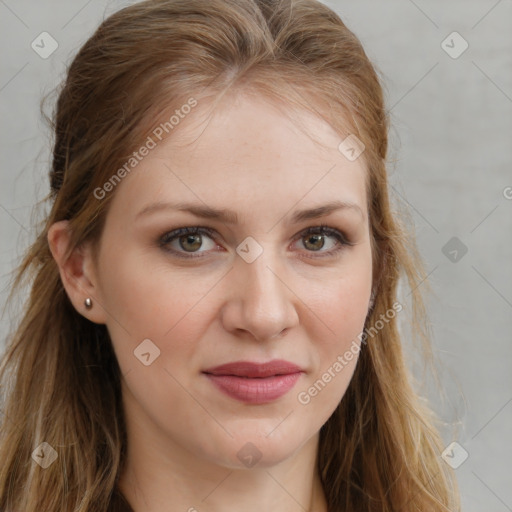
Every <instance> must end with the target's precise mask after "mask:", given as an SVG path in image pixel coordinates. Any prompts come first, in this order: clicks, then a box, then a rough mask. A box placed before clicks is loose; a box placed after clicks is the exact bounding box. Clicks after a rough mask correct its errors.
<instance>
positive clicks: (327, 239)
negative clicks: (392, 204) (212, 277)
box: [158, 225, 354, 259]
mask: <svg viewBox="0 0 512 512" xmlns="http://www.w3.org/2000/svg"><path fill="white" fill-rule="evenodd" d="M299 241H301V242H302V246H303V248H304V249H305V250H306V252H308V253H317V254H314V255H310V256H309V255H308V256H306V257H308V258H318V257H327V256H333V255H335V254H337V253H338V252H340V251H341V250H343V249H344V247H345V246H351V245H354V244H353V243H351V242H350V241H349V240H348V239H347V237H346V236H345V235H344V234H343V233H342V232H341V231H339V230H337V229H334V228H331V227H329V226H324V225H321V226H314V227H310V228H308V229H306V230H305V231H302V232H301V233H300V235H299V237H298V238H297V239H296V242H299ZM296 242H295V243H296ZM158 243H159V245H160V247H161V248H162V249H164V250H165V251H167V252H170V253H172V254H173V255H175V256H177V257H179V258H184V259H186V258H188V259H190V258H201V257H203V256H205V254H207V253H208V252H209V251H211V250H213V249H215V248H218V247H219V245H218V244H217V243H216V242H215V231H214V230H213V229H210V228H206V227H201V226H193V227H184V228H179V229H175V230H173V231H169V232H167V233H165V234H164V235H162V236H161V237H160V238H159V241H158ZM200 249H203V250H200Z"/></svg>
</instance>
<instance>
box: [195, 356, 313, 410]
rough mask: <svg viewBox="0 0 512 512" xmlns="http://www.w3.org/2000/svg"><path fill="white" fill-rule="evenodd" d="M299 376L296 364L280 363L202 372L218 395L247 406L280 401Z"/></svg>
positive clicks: (245, 363)
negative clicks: (217, 391)
mask: <svg viewBox="0 0 512 512" xmlns="http://www.w3.org/2000/svg"><path fill="white" fill-rule="evenodd" d="M303 373H304V370H303V369H302V368H300V367H299V366H297V365H296V364H293V363H290V362H288V361H283V360H273V361H269V362H267V363H253V362H250V361H236V362H233V363H227V364H223V365H220V366H216V367H214V368H209V369H207V370H204V371H203V374H204V375H205V376H206V377H207V378H208V379H209V380H210V382H212V383H213V384H214V385H215V386H216V388H217V389H218V390H219V391H221V392H223V393H224V394H226V395H228V396H229V397H231V398H233V399H235V400H238V401H240V402H244V403H248V404H265V403H270V402H273V401H275V400H277V399H279V398H281V397H282V396H284V395H285V394H286V393H288V392H289V391H290V390H291V389H292V388H293V387H294V386H295V384H296V383H297V381H298V380H299V378H300V377H301V375H302V374H303Z"/></svg>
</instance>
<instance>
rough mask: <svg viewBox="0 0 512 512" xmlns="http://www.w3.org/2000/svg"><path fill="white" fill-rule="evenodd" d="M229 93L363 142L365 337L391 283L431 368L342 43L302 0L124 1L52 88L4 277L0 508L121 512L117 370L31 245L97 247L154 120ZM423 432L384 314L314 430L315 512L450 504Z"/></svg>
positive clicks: (430, 418)
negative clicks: (63, 234) (367, 268)
mask: <svg viewBox="0 0 512 512" xmlns="http://www.w3.org/2000/svg"><path fill="white" fill-rule="evenodd" d="M234 87H247V88H251V89H253V90H254V91H256V92H258V93H260V94H264V95H266V96H268V97H269V98H273V99H276V100H280V101H281V103H284V104H285V105H286V106H287V108H288V110H290V111H291V109H293V108H306V109H309V110H310V111H312V112H315V113H317V114H318V115H322V117H323V118H324V119H325V120H326V121H327V122H329V123H330V124H331V125H332V126H333V127H334V128H335V129H336V130H337V131H338V133H340V134H342V133H343V134H345V135H346V134H348V133H351V134H355V135H356V136H357V137H358V139H359V140H360V141H362V143H363V144H364V145H365V148H366V149H365V152H364V159H365V163H366V167H367V193H368V204H369V212H368V213H369V218H370V223H371V227H370V231H371V240H372V253H373V263H374V272H375V273H374V293H375V302H374V306H373V307H372V309H371V311H370V313H369V315H368V318H367V324H366V325H367V326H373V325H375V323H376V322H378V321H379V319H382V317H383V315H385V314H386V312H387V311H389V310H391V309H393V304H395V302H396V300H397V284H398V282H399V279H400V278H402V277H404V278H405V282H406V283H408V285H409V287H410V290H411V292H410V297H411V309H410V311H411V316H410V322H411V325H412V326H413V328H412V329H411V330H413V331H415V332H416V333H417V334H419V339H422V340H423V345H422V346H423V349H424V350H425V355H426V357H430V356H431V352H430V351H429V350H430V349H429V344H428V336H427V334H428V329H427V328H426V322H425V311H424V307H423V303H422V298H421V295H420V291H421V289H420V288H418V286H419V284H420V283H421V282H422V280H423V279H424V277H425V274H424V271H423V269H422V265H421V262H420V260H419V258H418V256H417V253H416V252H415V249H414V246H413V245H411V244H410V242H409V241H408V240H410V235H409V234H408V233H407V232H406V230H405V229H404V227H403V226H402V224H401V223H400V222H399V220H398V219H397V218H395V217H396V216H395V215H394V214H393V213H392V211H391V206H390V201H389V196H388V184H387V176H386V154H387V146H388V138H387V137H388V115H387V112H386V109H385V105H384V101H383V93H382V87H381V84H380V80H379V78H378V75H377V73H376V71H375V68H374V67H373V66H372V64H371V63H370V61H369V60H368V58H367V56H366V54H365V52H364V50H363V48H362V46H361V44H360V42H359V41H358V39H357V38H356V37H355V35H354V34H353V33H352V32H351V31H350V30H349V29H347V28H346V26H345V25H344V24H343V22H342V21H341V20H340V18H339V16H338V15H337V14H335V13H334V12H333V11H332V10H330V9H329V8H328V7H326V6H325V5H323V4H321V3H319V2H317V1H316V0H293V1H292V0H281V1H278V0H148V1H145V2H141V3H138V4H135V5H133V6H130V7H127V8H124V9H122V10H120V11H118V12H117V13H115V14H113V15H112V16H110V17H109V18H107V19H106V20H105V21H104V22H103V23H102V24H101V26H100V27H99V28H98V29H97V31H96V32H95V33H94V35H93V36H92V37H91V38H90V39H89V40H88V41H87V42H86V43H85V45H84V46H83V47H82V48H81V49H80V51H79V52H78V54H77V56H76V57H75V58H74V60H73V61H72V63H71V64H70V66H69V69H68V73H67V77H66V79H65V81H64V83H63V84H62V87H61V90H60V91H59V96H58V101H57V104H56V108H55V111H54V114H53V118H52V129H53V130H54V134H55V143H54V149H53V163H52V168H51V171H50V185H51V192H50V195H49V197H48V201H49V203H50V205H51V211H50V213H49V214H48V216H47V217H46V219H45V221H44V225H43V227H42V229H41V230H40V233H39V234H38V237H37V239H36V240H35V242H34V244H33V245H32V246H31V247H30V249H29V250H28V252H27V254H26V256H25V258H24V260H23V261H22V263H21V265H20V268H19V270H18V273H17V276H16V279H15V280H14V283H13V290H15V289H18V288H19V287H21V285H22V284H23V283H29V284H30V286H31V293H30V296H29V298H28V300H27V303H26V309H25V311H24V315H23V317H22V319H21V321H20V323H19V325H18V327H17V329H16V330H15V332H14V333H13V334H12V336H11V337H10V339H9V340H8V346H7V350H6V353H5V355H4V357H3V364H2V367H1V370H0V382H1V383H2V395H3V400H2V404H3V410H4V411H3V412H4V418H3V421H2V425H1V431H0V434H1V437H0V460H1V461H2V463H1V465H0V509H1V510H5V511H8V512H14V511H17V510H23V511H25V512H36V511H37V512H38V511H41V510H44V511H45V512H57V511H58V512H61V511H63V510H66V511H76V512H86V511H95V512H97V511H112V510H119V511H120V510H130V506H129V505H128V503H127V502H126V501H125V500H124V498H123V496H122V495H121V494H120V492H119V490H118V487H117V482H118V478H119V475H120V474H121V472H122V470H123V467H124V466H123V465H124V461H125V454H126V432H125V423H124V416H123V410H122V406H121V396H120V395H121V391H120V389H121V387H120V382H121V375H120V370H119V366H118V363H117V360H116V358H115V355H114V353H113V349H112V345H111V341H110V339H109V336H108V333H107V330H106V327H105V326H104V325H96V324H94V323H92V322H90V321H89V320H87V319H86V318H84V317H83V316H82V315H80V314H79V313H78V312H77V311H76V310H75V309H74V308H73V306H72V305H71V302H70V301H69V299H68V297H67V295H66V293H65V291H64V288H63V285H62V282H61V280H60V277H59V272H58V268H57V265H56V263H55V261H54V259H53V258H52V255H51V252H50V250H49V245H48V241H47V233H48V229H49V227H50V226H51V225H52V224H53V223H54V222H57V221H60V220H64V219H66V220H69V221H70V228H71V232H72V234H73V237H72V240H71V243H70V247H69V252H71V251H72V250H73V249H74V248H76V247H78V246H80V244H82V243H84V242H85V241H92V242H96V241H97V240H99V238H100V236H101V232H102V227H103V225H104V221H105V216H106V214H107V212H108V205H109V203H110V199H111V198H112V196H113V194H114V193H115V190H112V191H110V192H109V193H108V194H105V197H102V198H101V200H100V199H98V197H97V196H98V193H97V191H98V189H99V188H102V187H103V186H104V184H105V183H106V182H107V181H108V180H109V179H110V178H111V177H112V176H113V174H114V172H115V170H117V169H119V168H121V166H122V165H123V164H124V163H125V162H126V161H127V159H128V158H129V157H130V155H131V154H132V152H133V151H134V150H135V149H136V148H138V147H140V145H141V143H142V141H144V140H146V138H147V136H148V134H149V133H152V132H151V130H152V129H154V128H155V126H157V122H156V121H155V120H158V121H161V120H162V119H163V118H164V117H166V118H168V117H169V116H167V114H168V113H170V112H172V111H173V110H174V109H176V108H178V107H180V105H183V104H185V103H186V101H187V98H190V97H192V96H193V97H194V98H195V99H196V100H197V101H198V102H201V99H202V98H205V97H206V96H211V97H218V96H220V95H221V94H223V93H224V92H226V91H227V90H228V89H230V88H234ZM164 113H166V115H165V116H164ZM340 141H341V135H340ZM103 190H104V189H103ZM95 191H96V194H95ZM381 323H382V321H381ZM434 421H435V419H434V415H433V414H432V413H431V412H430V409H429V408H428V407H427V406H425V405H424V404H423V403H422V402H421V401H420V398H419V397H418V396H417V394H416V392H415V391H414V390H413V388H412V386H411V377H410V376H409V375H408V371H407V369H406V366H405V364H404V358H403V355H402V347H401V340H400V335H399V332H398V325H397V319H396V318H390V319H388V320H387V322H386V324H385V326H384V327H383V328H382V329H379V330H378V332H376V333H375V334H374V335H372V337H371V339H369V340H368V341H367V342H366V343H364V344H363V348H362V350H361V353H360V356H359V361H358V364H357V367H356V370H355V373H354V375H353V378H352V381H351V383H350V385H349V388H348V390H347V392H346V394H345V396H344V397H343V399H342V401H341V402H340V404H339V406H338V407H337V409H336V410H335V412H334V413H333V415H332V416H331V418H330V419H329V420H328V421H327V423H326V424H325V425H324V426H323V427H322V429H321V432H320V446H319V457H318V470H319V473H320V475H321V479H322V483H323V488H324V491H325V495H326V498H327V502H328V507H329V511H330V512H352V511H357V512H363V511H368V512H370V511H375V512H377V511H378V512H398V511H403V512H406V511H407V512H411V511H421V512H428V511H432V512H441V511H450V512H452V511H455V510H459V504H458V496H457V492H456V491H455V481H454V479H453V475H452V473H451V470H450V468H449V467H448V466H447V465H446V464H445V463H444V462H443V461H442V459H441V458H440V454H441V451H442V444H441V439H440V436H439V434H438V432H437V430H436V428H437V427H436V426H435V423H434ZM43 442H46V443H48V444H49V445H50V446H51V447H53V449H55V451H56V452H57V454H58V457H57V459H56V461H55V462H54V463H53V464H52V465H50V466H49V467H47V468H45V469H43V468H42V467H40V466H39V465H38V464H35V462H34V461H33V459H32V454H33V452H34V450H35V449H36V448H37V447H39V446H40V445H41V443H43Z"/></svg>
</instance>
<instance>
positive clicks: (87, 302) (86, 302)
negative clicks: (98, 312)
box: [84, 297, 92, 309]
mask: <svg viewBox="0 0 512 512" xmlns="http://www.w3.org/2000/svg"><path fill="white" fill-rule="evenodd" d="M84 305H85V308H86V309H91V308H92V300H91V298H90V297H87V298H86V299H85V300H84Z"/></svg>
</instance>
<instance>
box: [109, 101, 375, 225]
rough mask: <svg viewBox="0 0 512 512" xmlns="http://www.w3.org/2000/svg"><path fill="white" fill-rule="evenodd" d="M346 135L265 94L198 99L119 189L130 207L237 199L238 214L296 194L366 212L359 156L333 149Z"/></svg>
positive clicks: (285, 203)
mask: <svg viewBox="0 0 512 512" xmlns="http://www.w3.org/2000/svg"><path fill="white" fill-rule="evenodd" d="M345 136H346V134H339V133H337V132H335V131H334V129H333V128H332V127H331V126H330V125H329V124H328V123H327V122H326V121H325V120H323V119H322V118H320V117H318V116H317V115H314V114H313V113H311V112H308V111H306V110H297V109H296V108H290V107H288V108H287V107H286V106H285V105H279V104H276V103H275V102H272V101H269V100H268V99H267V98H265V97H263V96H255V95H245V94H237V95H226V96H225V97H223V98H222V100H221V101H219V102H217V103H214V102H212V101H211V100H210V101H208V100H206V101H203V102H202V101H201V100H198V105H197V106H196V107H195V108H194V109H193V110H192V111H191V112H190V113H188V114H187V115H186V116H183V118H181V120H180V125H179V126H177V129H176V130H173V132H172V133H171V134H170V135H169V137H167V138H164V139H163V140H162V141H158V143H157V144H156V147H155V148H153V149H152V150H151V151H150V152H149V154H148V155H147V156H145V157H144V158H143V159H142V161H141V162H140V164H139V165H138V166H137V169H136V171H135V172H133V173H131V175H130V176H129V179H127V180H125V181H126V183H122V187H119V190H117V193H118V194H119V195H120V196H123V198H124V200H125V202H127V203H128V204H129V205H131V207H133V208H135V207H139V206H141V205H142V203H144V202H146V203H147V201H148V199H149V198H151V199H152V200H153V201H159V200H161V201H164V200H169V199H173V200H174V199H176V198H177V197H179V199H180V200H192V199H193V200H196V201H197V200H200V201H202V202H204V203H206V204H208V205H209V206H212V207H219V208H221V207H229V205H230V204H237V206H239V207H241V208H243V207H246V208H247V211H246V212H242V213H247V212H248V211H252V212H256V211H258V210H260V209H261V208H266V209H270V210H272V211H273V212H274V214H275V215H279V207H281V209H282V208H286V207H290V206H291V205H292V204H293V203H297V202H299V201H300V202H301V203H302V204H301V205H302V206H304V207H306V206H308V205H309V204H311V205H312V204H316V203H317V202H318V201H324V202H325V201H336V200H342V201H346V202H352V203H356V204H358V205H359V206H360V207H361V209H362V210H363V211H366V209H367V204H366V189H365V182H366V179H365V177H366V169H365V165H364V161H363V159H362V158H359V159H357V160H355V161H350V160H349V159H347V158H346V156H345V155H344V154H343V153H342V152H341V151H340V150H339V149H338V147H339V145H340V142H341V141H342V140H343V138H344V137H345ZM171 196H172V197H171ZM121 199H122V198H121ZM121 199H120V200H121ZM114 201H118V199H117V198H115V200H114ZM255 207H258V210H254V208H255Z"/></svg>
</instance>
